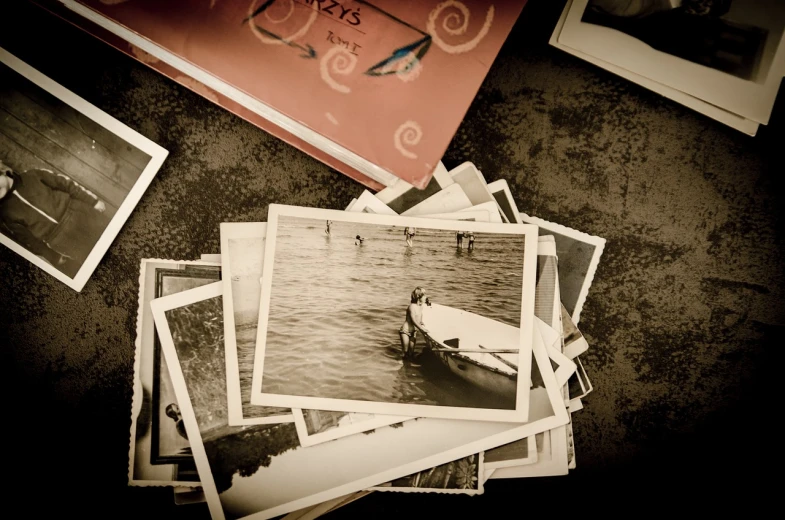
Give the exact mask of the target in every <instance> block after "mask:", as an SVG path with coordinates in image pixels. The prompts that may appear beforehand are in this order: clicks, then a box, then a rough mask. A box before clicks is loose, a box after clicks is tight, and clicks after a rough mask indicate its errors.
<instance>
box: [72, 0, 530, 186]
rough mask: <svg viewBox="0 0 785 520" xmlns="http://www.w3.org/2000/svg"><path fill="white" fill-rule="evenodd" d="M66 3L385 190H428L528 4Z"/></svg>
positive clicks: (323, 0) (261, 122) (381, 0)
mask: <svg viewBox="0 0 785 520" xmlns="http://www.w3.org/2000/svg"><path fill="white" fill-rule="evenodd" d="M59 2H60V3H61V4H63V5H64V6H65V7H66V8H68V9H70V10H71V11H72V12H74V13H76V14H77V15H79V16H81V17H83V18H85V19H87V20H89V21H91V22H92V23H93V24H95V25H98V26H100V27H102V28H103V29H104V30H105V31H108V32H110V33H112V34H113V35H114V37H107V35H106V34H104V35H101V34H96V36H98V37H100V38H102V39H104V40H112V39H116V38H120V39H121V40H124V41H127V42H129V43H131V44H133V45H134V47H131V46H130V45H127V44H126V46H125V48H124V49H122V48H121V50H124V51H125V52H128V53H131V54H132V55H135V57H137V59H140V60H141V61H145V62H146V63H147V64H148V65H150V66H151V67H153V68H155V69H156V70H159V71H160V72H162V73H164V74H166V75H167V76H169V77H172V78H173V79H175V80H176V81H178V82H180V83H182V84H184V85H186V86H189V87H190V88H193V89H194V90H196V91H197V92H200V93H202V94H203V95H205V96H206V97H208V98H210V99H212V100H213V101H215V102H217V103H219V104H220V105H221V106H224V107H225V108H227V109H228V110H231V111H232V112H235V113H237V114H238V115H240V116H241V117H244V118H245V119H248V120H249V121H251V122H253V123H254V124H257V125H258V126H260V127H261V128H263V129H265V130H267V131H269V132H271V133H273V134H275V135H278V136H279V137H281V138H282V139H284V140H286V141H288V142H290V143H291V144H293V145H294V146H297V147H298V148H300V149H302V150H303V151H305V152H307V153H309V154H311V155H314V156H315V157H317V158H318V159H320V160H322V161H324V162H326V163H327V164H329V165H330V166H333V167H335V168H337V169H339V170H341V171H343V172H344V173H347V174H348V175H350V176H351V177H353V178H355V179H358V180H360V181H361V182H364V183H365V184H366V185H369V186H371V187H373V188H377V189H378V188H379V187H380V185H390V184H393V183H394V182H395V181H396V180H397V178H400V179H403V180H405V181H407V182H409V183H410V184H412V185H414V186H416V187H419V188H423V187H425V186H426V185H427V183H428V181H429V180H430V178H431V176H432V173H433V170H434V169H435V167H436V166H437V164H438V163H439V160H440V159H441V157H442V155H443V154H444V151H445V150H446V148H447V146H448V145H449V143H450V140H451V139H452V137H453V135H454V134H455V132H456V130H457V128H458V125H459V124H460V123H461V120H462V119H463V117H464V116H465V114H466V111H467V109H468V108H469V104H470V103H471V101H472V99H473V98H474V96H475V95H476V93H477V91H478V89H479V87H480V84H481V83H482V81H483V79H484V78H485V76H486V74H487V73H488V70H489V68H490V66H491V64H492V62H493V60H494V58H495V57H496V55H497V54H498V52H499V49H500V48H501V46H502V44H503V43H504V40H505V39H506V37H507V35H508V34H509V31H510V30H511V29H512V26H513V24H514V23H515V20H516V19H517V17H518V15H519V14H520V11H521V9H522V8H523V6H524V4H525V0H520V1H503V2H492V1H483V0H464V1H454V0H447V1H438V0H421V1H410V2H406V1H392V0H375V1H373V3H371V2H365V1H348V0H344V1H337V0H166V1H161V0H79V1H76V0H59ZM69 18H70V19H71V20H72V21H73V17H69ZM76 23H77V25H80V26H82V27H83V28H85V29H86V30H89V28H88V27H87V26H86V25H83V24H79V23H78V22H76ZM109 43H111V44H112V45H114V46H116V47H118V48H120V47H121V45H119V44H118V42H117V41H109ZM193 81H196V83H193V84H191V85H189V84H188V83H189V82H193ZM364 178H365V179H364ZM368 180H370V181H371V182H368Z"/></svg>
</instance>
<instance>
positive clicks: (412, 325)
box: [398, 287, 428, 359]
mask: <svg viewBox="0 0 785 520" xmlns="http://www.w3.org/2000/svg"><path fill="white" fill-rule="evenodd" d="M424 300H425V291H423V290H422V287H415V288H414V290H413V291H412V297H411V302H410V303H409V307H408V308H407V309H406V321H404V322H403V325H401V328H400V329H399V330H398V335H399V336H400V338H401V355H402V357H403V359H411V358H413V357H414V349H415V347H416V345H417V327H419V328H420V329H421V330H422V331H423V332H428V329H426V328H425V324H424V323H423V316H422V307H423V301H424Z"/></svg>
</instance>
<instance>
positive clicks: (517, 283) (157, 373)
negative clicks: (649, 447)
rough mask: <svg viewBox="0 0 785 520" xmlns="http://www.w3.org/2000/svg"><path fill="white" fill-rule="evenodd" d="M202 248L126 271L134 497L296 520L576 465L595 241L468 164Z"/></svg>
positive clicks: (230, 228) (282, 209) (224, 235)
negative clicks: (134, 277) (378, 498)
mask: <svg viewBox="0 0 785 520" xmlns="http://www.w3.org/2000/svg"><path fill="white" fill-rule="evenodd" d="M220 235H221V251H220V255H204V256H203V257H202V258H201V259H200V260H195V261H174V260H157V259H145V260H142V262H141V274H140V279H139V283H140V291H139V315H138V330H137V350H136V365H135V373H136V379H135V384H136V388H135V389H134V400H133V410H132V418H133V420H132V427H131V443H130V461H129V483H130V484H131V485H138V486H172V487H174V489H175V500H176V501H177V502H178V503H188V502H193V501H202V500H205V501H206V502H207V504H208V506H209V509H210V512H211V515H212V516H213V517H214V518H226V517H230V518H258V519H263V518H272V517H277V516H281V515H286V516H285V518H287V519H294V518H301V519H305V518H315V517H317V516H320V515H322V514H325V513H327V512H329V511H332V510H334V509H336V508H338V507H340V506H342V505H344V504H347V503H349V502H351V501H353V500H356V499H357V498H359V497H361V496H363V495H365V494H368V493H370V492H371V491H386V492H393V491H397V492H436V493H454V494H469V495H474V494H480V493H483V491H484V483H485V482H486V481H487V479H489V478H517V477H534V476H546V475H563V474H566V473H568V471H569V469H571V468H574V467H575V464H576V457H575V450H574V445H573V431H572V425H571V420H570V417H571V413H573V412H575V411H577V410H580V409H581V407H582V401H581V400H582V398H583V397H584V396H586V394H588V393H589V392H590V391H591V390H592V387H591V383H590V382H589V379H588V377H586V373H585V372H584V370H583V365H582V363H581V360H580V355H581V354H582V353H583V352H585V351H586V350H587V349H588V344H587V342H586V340H585V339H584V338H583V336H582V335H581V333H580V332H579V331H578V329H577V327H576V324H577V323H578V320H579V318H580V313H581V308H582V306H583V303H584V300H585V299H586V296H587V293H588V289H589V286H590V284H591V281H592V278H593V276H594V272H595V269H596V267H597V264H598V261H599V258H600V255H601V254H602V251H603V247H604V243H605V241H604V240H603V239H601V238H598V237H594V236H589V235H587V234H584V233H581V232H578V231H575V230H572V229H569V228H567V227H564V226H562V225H558V224H553V223H550V222H546V221H543V220H540V219H538V218H535V217H530V216H528V215H526V214H524V213H519V212H518V210H517V208H516V204H515V202H514V201H513V198H512V196H511V194H510V190H509V188H508V186H507V183H506V181H504V180H500V181H496V182H493V183H491V184H486V182H485V179H484V177H483V175H482V173H481V172H480V171H479V170H477V168H476V167H475V166H474V165H473V164H471V163H464V164H462V165H460V166H458V167H457V168H455V169H453V170H452V171H447V170H446V169H445V168H444V167H443V166H440V167H439V169H438V171H437V173H436V175H435V177H434V181H432V183H431V185H430V186H429V187H428V188H427V189H426V190H416V189H412V187H411V186H409V185H407V184H405V183H399V184H396V185H395V186H393V187H390V188H386V189H385V190H383V191H381V192H379V193H377V194H376V195H373V194H371V193H369V192H364V193H362V195H361V196H360V197H359V198H357V199H356V200H353V201H352V202H351V204H350V206H349V207H348V208H347V210H346V211H335V210H324V209H316V208H302V207H292V206H280V205H271V206H270V208H269V214H268V221H267V222H266V223H225V224H222V225H221V229H220Z"/></svg>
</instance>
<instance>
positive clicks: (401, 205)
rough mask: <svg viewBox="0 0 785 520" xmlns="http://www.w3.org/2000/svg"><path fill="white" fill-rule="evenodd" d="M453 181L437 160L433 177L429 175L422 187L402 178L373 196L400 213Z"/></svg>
mask: <svg viewBox="0 0 785 520" xmlns="http://www.w3.org/2000/svg"><path fill="white" fill-rule="evenodd" d="M453 183H454V181H453V180H452V177H450V174H449V172H448V171H447V168H445V167H444V164H442V162H441V161H439V164H438V165H437V166H436V169H435V170H434V172H433V177H431V180H430V181H428V185H427V186H426V187H425V188H424V189H422V190H420V189H417V188H415V187H414V186H412V185H411V184H409V183H408V182H406V181H404V180H398V181H396V182H395V184H393V185H391V186H388V187H387V188H384V189H383V190H382V191H380V192H378V193H377V194H376V195H375V196H376V198H378V199H379V200H380V201H382V202H383V203H384V204H385V205H386V206H388V207H389V208H390V209H391V210H392V211H394V212H395V213H396V214H398V215H400V214H401V213H403V212H405V211H407V210H409V209H411V208H413V207H414V206H416V205H418V204H419V203H420V202H422V201H424V200H425V199H427V198H429V197H431V196H432V195H434V194H436V193H438V192H439V191H441V190H443V189H444V188H446V187H448V186H449V185H451V184H453Z"/></svg>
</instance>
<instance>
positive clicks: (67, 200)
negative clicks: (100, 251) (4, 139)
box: [0, 161, 108, 277]
mask: <svg viewBox="0 0 785 520" xmlns="http://www.w3.org/2000/svg"><path fill="white" fill-rule="evenodd" d="M105 211H106V204H105V203H104V202H103V201H101V200H99V199H98V197H96V196H95V195H93V194H92V193H90V192H89V191H88V190H86V189H84V188H82V187H81V186H79V185H78V184H77V183H75V182H74V181H72V180H71V179H69V178H68V177H66V176H65V175H58V174H55V173H53V172H51V171H49V170H45V169H32V170H27V171H25V172H22V173H19V172H15V171H13V170H12V169H11V168H9V167H8V166H6V165H5V164H4V163H3V162H2V161H0V221H2V224H3V226H2V228H1V229H0V230H2V231H3V232H4V233H5V234H7V235H9V236H10V237H11V238H13V239H14V240H15V241H16V242H18V243H19V244H21V245H22V246H24V247H25V248H27V249H28V250H29V251H30V252H32V253H33V254H35V255H37V256H39V257H42V258H44V259H45V260H46V261H47V262H49V263H50V264H52V265H54V266H55V267H57V269H59V270H60V271H62V272H64V273H65V274H67V275H68V276H71V277H74V276H75V275H76V273H77V272H78V271H79V268H80V267H81V266H82V264H83V263H84V261H85V260H86V259H87V256H88V255H89V254H90V251H92V249H93V247H94V246H95V244H96V242H97V241H98V239H99V238H100V237H101V234H102V233H103V231H104V229H105V228H106V225H107V224H108V221H107V219H106V217H105V213H104V212H105Z"/></svg>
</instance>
